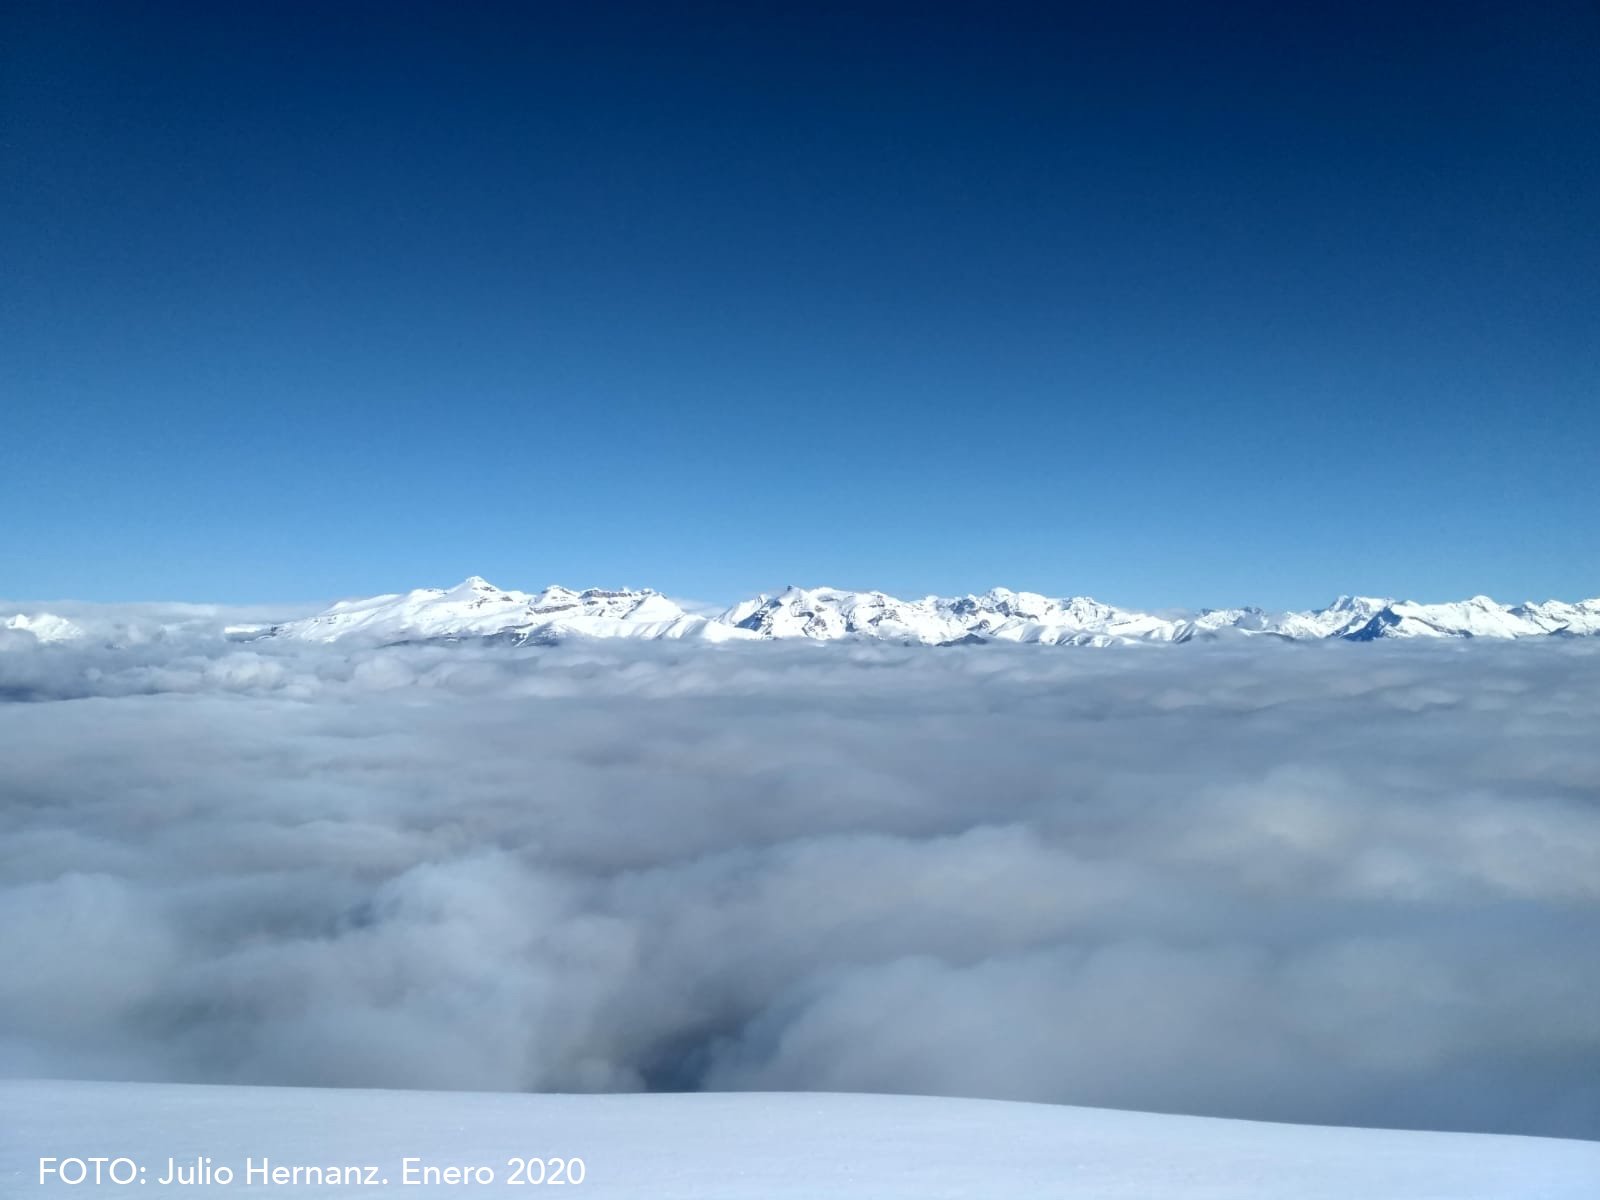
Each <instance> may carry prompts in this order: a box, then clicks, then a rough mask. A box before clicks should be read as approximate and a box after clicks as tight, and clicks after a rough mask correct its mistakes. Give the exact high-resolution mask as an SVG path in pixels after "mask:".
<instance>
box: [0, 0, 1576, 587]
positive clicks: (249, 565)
mask: <svg viewBox="0 0 1600 1200" xmlns="http://www.w3.org/2000/svg"><path fill="white" fill-rule="evenodd" d="M1200 10H1206V11H1200ZM1213 10H1214V11H1213ZM0 11H3V14H4V15H3V21H4V29H3V32H0V56H3V57H0V89H3V90H0V155H3V160H0V239H3V241H0V255H3V258H0V410H3V412H0V504H3V511H4V518H3V520H0V595H9V596H14V597H17V596H30V597H62V596H68V597H75V598H81V599H101V600H110V599H136V598H152V599H154V598H161V599H194V600H212V601H245V600H276V599H314V598H320V597H330V596H335V595H348V594H357V593H370V592H377V591H388V590H393V589H397V588H403V587H409V586H424V585H431V584H447V583H450V582H453V581H455V580H457V579H459V578H461V577H462V576H465V575H467V574H471V573H476V574H482V575H485V576H488V577H489V578H491V579H493V580H495V581H496V582H498V583H501V584H503V585H505V586H523V587H531V586H539V585H542V584H544V583H547V582H563V583H566V584H568V585H570V586H592V585H619V584H631V585H635V586H641V585H649V586H654V587H657V588H660V589H662V590H665V591H668V592H670V593H674V594H678V595H683V596H689V597H696V598H708V599H718V600H720V599H733V598H737V597H738V596H741V595H744V594H748V593H751V592H753V591H756V590H761V589H771V588H773V587H781V586H782V585H783V584H785V583H789V582H795V583H804V584H821V583H829V584H834V585H838V586H853V587H872V586H877V587H882V588H885V589H886V590H889V591H895V592H900V593H922V592H928V591H937V592H957V591H967V590H975V589H982V588H986V587H989V586H992V585H995V584H1004V585H1008V586H1011V587H1018V588H1031V589H1035V590H1041V591H1046V592H1052V593H1080V592H1087V593H1090V594H1094V595H1097V596H1100V597H1102V598H1104V599H1107V600H1111V601H1115V602H1120V603H1125V604H1136V605H1146V606H1156V605H1163V604H1186V605H1202V604H1211V605H1222V604H1231V603H1238V602H1258V603H1264V604H1267V605H1270V606H1297V607H1298V606H1310V605H1315V604H1319V603H1321V602H1324V601H1326V600H1328V599H1330V598H1332V596H1333V595H1334V594H1335V593H1337V592H1339V591H1362V592H1369V593H1385V594H1398V595H1402V596H1410V597H1413V598H1417V599H1424V600H1429V599H1446V598H1455V597H1459V596H1462V595H1466V594H1470V593H1472V592H1476V591H1487V592H1489V593H1491V594H1493V595H1496V596H1497V597H1499V598H1501V599H1504V600H1520V599H1524V598H1535V599H1543V598H1546V597H1548V596H1552V595H1555V596H1561V597H1563V598H1567V599H1572V598H1576V597H1578V596H1580V595H1581V596H1591V595H1595V594H1597V593H1600V534H1597V529H1600V482H1597V480H1600V15H1597V10H1596V8H1595V7H1594V5H1592V4H1589V3H1583V2H1581V0H1574V2H1572V3H1562V2H1560V0H1557V2H1554V3H1540V4H1535V5H1527V6H1522V5H1508V4H1503V3H1488V4H1480V3H1464V4H1448V5H1445V4H1420V3H1419V4H1415V5H1407V4H1403V3H1382V4H1371V5H1366V4H1359V3H1357V4H1332V3H1329V4H1311V5H1300V4H1281V3H1273V4H1263V5H1259V6H1257V5H1248V4H1246V5H1234V4H1230V5H1222V6H1206V5H1195V4H1192V3H1186V4H1182V5H1170V6H1168V5H1154V4H1150V5H1140V4H1131V5H1098V4H1097V5H1092V6H1091V5H1083V6H1075V5H1071V4H1042V5H1016V6H1013V5H1003V4H1002V5H951V6H948V7H944V6H939V5H930V4H927V3H919V4H908V5H890V4H878V3H865V4H860V3H850V4H838V5H834V4H826V3H824V4H801V5H777V4H756V5H750V4H729V5H727V6H700V5H673V4H641V5H636V6H635V5H617V4H606V3H595V4H587V3H583V4H555V3H548V4H545V3H530V4H518V5H507V6H504V7H497V6H494V5H490V4H478V3H474V4H470V5H468V4H444V3H438V4H433V5H416V4H406V3H395V2H385V3H382V4H377V3H374V4H348V3H341V4H338V5H328V6H321V5H310V4H267V3H262V4H215V5H202V4H193V3H184V4H179V5H171V6H164V5H159V4H148V3H136V2H130V3H110V2H106V3H98V4H90V3H82V4H59V3H40V4H21V5H18V4H15V3H11V2H10V0H6V2H5V3H4V5H3V8H0Z"/></svg>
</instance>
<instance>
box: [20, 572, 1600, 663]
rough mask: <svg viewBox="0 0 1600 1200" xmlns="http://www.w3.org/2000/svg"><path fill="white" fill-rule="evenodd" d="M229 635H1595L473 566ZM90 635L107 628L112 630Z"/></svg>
mask: <svg viewBox="0 0 1600 1200" xmlns="http://www.w3.org/2000/svg"><path fill="white" fill-rule="evenodd" d="M5 631H10V632H14V633H21V634H29V635H31V640H36V641H40V642H71V641H76V640H81V639H83V638H93V637H97V636H99V635H97V633H96V631H95V629H94V626H93V625H92V624H88V625H87V626H86V625H85V624H83V623H79V622H74V621H72V620H67V619H65V618H63V617H60V616H57V615H55V614H52V613H49V612H31V613H29V612H25V613H18V614H16V615H14V616H12V617H10V618H9V619H4V620H0V632H5ZM226 634H227V636H228V637H230V638H232V639H234V640H237V641H253V640H258V639H283V640H291V641H303V642H348V643H354V644H364V645H392V644H395V643H400V642H441V641H467V640H473V641H493V642H505V643H508V644H512V645H526V644H544V643H550V642H556V641H561V640H564V639H566V638H570V637H573V636H579V637H605V638H613V637H620V638H643V639H649V640H660V639H691V640H701V641H713V642H723V641H738V640H743V641H756V640H806V641H837V640H841V639H879V640H885V641H894V642H904V643H913V644H919V643H920V644H922V645H931V646H942V645H953V644H960V643H974V642H1019V643H1030V644H1038V645H1071V646H1111V645H1123V644H1130V643H1144V642H1187V641H1192V640H1196V639H1208V640H1209V639H1217V638H1225V637H1226V638H1247V637H1270V638H1278V639H1284V640H1289V641H1315V640H1325V639H1332V638H1339V639H1344V640H1347V641H1358V642H1361V641H1375V640H1380V639H1390V638H1467V637H1476V638H1501V639H1505V638H1529V637H1548V636H1552V635H1559V636H1568V637H1586V636H1592V635H1594V634H1600V599H1594V600H1583V601H1579V602H1578V603H1575V604H1569V603H1565V602H1562V601H1559V600H1551V601H1547V602H1545V603H1543V604H1534V603H1524V604H1518V605H1505V604H1498V603H1496V602H1495V601H1493V600H1491V599H1490V598H1489V597H1487V596H1474V597H1473V598H1472V599H1470V600H1460V601H1456V602H1453V603H1446V604H1417V603H1413V602H1411V601H1402V600H1393V599H1380V598H1374V597H1367V596H1340V597H1339V598H1338V599H1337V600H1335V601H1334V602H1333V603H1332V604H1329V605H1328V606H1327V607H1326V608H1319V609H1315V610H1313V611H1309V612H1269V611H1266V610H1264V609H1260V608H1227V609H1205V610H1202V611H1200V612H1198V613H1178V614H1173V613H1148V612H1139V611H1137V610H1134V609H1126V608H1118V607H1116V606H1114V605H1110V604H1103V603H1101V602H1100V601H1098V600H1093V599H1091V598H1089V597H1087V596H1069V597H1064V598H1056V597H1050V596H1042V595H1039V594H1038V593H1035V592H1013V591H1010V590H1008V589H1006V588H994V589H993V590H991V591H988V592H985V593H983V594H982V595H980V596H971V595H969V596H956V597H943V596H925V597H923V598H922V599H919V600H902V599H899V598H897V597H894V596H890V595H887V594H886V593H884V592H853V591H843V590H840V589H837V588H800V587H791V588H789V589H787V590H786V591H784V592H782V593H780V594H778V595H776V596H766V595H761V596H756V597H754V598H752V599H750V600H745V601H743V602H741V603H739V604H735V605H734V606H733V607H732V608H729V609H727V610H726V611H724V612H722V613H719V614H717V615H714V616H708V615H705V614H703V613H695V612H689V611H687V610H686V609H684V608H683V607H682V606H681V605H679V604H677V603H676V602H674V601H673V600H671V599H669V598H668V597H666V596H663V595H662V594H661V593H659V592H655V591H651V590H650V589H648V588H646V589H642V590H637V591H635V590H631V589H626V588H624V589H616V590H607V589H602V588H590V589H588V590H586V591H582V592H575V591H571V590H569V589H567V588H564V587H557V586H551V587H547V588H545V589H544V590H543V591H540V592H519V591H508V590H506V589H503V588H499V587H496V586H495V585H494V584H492V583H490V582H488V581H487V580H485V579H481V578H479V577H477V576H473V577H471V578H469V579H466V580H464V581H462V582H461V583H459V584H457V585H456V586H455V587H452V588H419V589H417V590H415V591H410V592H404V593H396V594H392V595H384V596H372V597H369V598H367V599H363V600H342V601H340V602H339V603H337V604H335V605H333V606H332V607H330V608H327V609H325V610H323V611H322V612H319V613H316V614H314V615H312V616H308V617H304V618H301V619H298V620H293V621H287V622H284V623H281V624H275V625H232V626H228V627H227V629H226ZM102 640H116V639H115V638H110V639H102Z"/></svg>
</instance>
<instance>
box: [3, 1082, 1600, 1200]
mask: <svg viewBox="0 0 1600 1200" xmlns="http://www.w3.org/2000/svg"><path fill="white" fill-rule="evenodd" d="M91 1155H92V1156H105V1157H126V1158H129V1159H132V1160H133V1161H134V1163H136V1164H138V1165H139V1166H140V1167H142V1168H143V1169H144V1175H143V1176H142V1180H143V1182H142V1183H140V1184H138V1185H132V1186H134V1187H135V1188H136V1189H137V1190H136V1192H135V1193H134V1194H136V1195H137V1196H138V1197H139V1200H155V1198H156V1197H161V1196H168V1195H172V1196H180V1195H183V1196H209V1195H219V1196H225V1195H229V1194H232V1193H234V1192H241V1191H243V1192H259V1191H261V1190H270V1191H271V1192H277V1193H280V1194H287V1195H294V1196H297V1197H326V1196H339V1195H350V1194H351V1193H350V1192H349V1191H348V1190H347V1188H346V1187H343V1186H334V1185H330V1184H327V1183H324V1184H322V1185H320V1186H319V1185H317V1184H315V1183H307V1182H305V1180H306V1179H308V1178H309V1176H307V1175H305V1174H304V1173H302V1174H301V1176H300V1179H301V1182H300V1183H299V1184H298V1185H295V1184H293V1183H285V1184H283V1185H279V1186H276V1187H270V1188H269V1189H263V1187H262V1185H261V1184H260V1182H259V1179H260V1176H259V1175H258V1176H257V1177H256V1183H255V1186H254V1187H247V1186H246V1181H245V1170H246V1167H247V1163H246V1160H247V1159H249V1160H251V1165H254V1166H257V1167H259V1166H260V1165H261V1163H262V1160H264V1159H265V1160H267V1161H268V1162H269V1163H270V1165H271V1166H273V1167H278V1166H284V1167H290V1168H293V1167H295V1166H301V1167H306V1166H317V1167H323V1168H326V1167H330V1166H339V1167H348V1166H357V1167H362V1168H365V1167H372V1168H375V1171H374V1178H375V1179H376V1180H387V1186H382V1185H380V1186H376V1187H372V1188H369V1189H367V1190H365V1191H363V1192H360V1193H355V1194H358V1195H365V1196H373V1197H380V1196H386V1195H395V1194H403V1195H411V1194H413V1193H411V1192H410V1191H409V1188H408V1187H406V1186H405V1185H404V1184H403V1183H402V1179H403V1175H402V1171H403V1170H404V1163H403V1160H404V1159H406V1158H416V1159H418V1160H420V1161H419V1162H418V1163H416V1164H414V1167H415V1169H417V1170H418V1171H420V1170H421V1169H422V1168H424V1167H429V1166H432V1167H438V1168H446V1167H451V1166H455V1167H480V1166H481V1167H487V1168H489V1169H490V1170H492V1171H493V1172H494V1179H493V1182H492V1183H487V1184H485V1183H481V1182H479V1183H473V1184H471V1185H457V1186H454V1187H452V1186H450V1185H448V1184H439V1185H433V1186H432V1190H431V1191H429V1192H426V1193H423V1194H425V1195H435V1194H440V1193H441V1192H449V1193H452V1194H453V1193H456V1192H472V1193H481V1192H484V1191H488V1192H491V1193H493V1192H501V1193H502V1194H504V1189H506V1188H508V1187H516V1186H519V1185H514V1184H509V1183H508V1182H507V1180H508V1179H509V1178H510V1176H511V1175H512V1173H513V1172H514V1171H516V1170H517V1169H518V1168H517V1167H516V1166H515V1164H512V1163H511V1162H510V1160H511V1159H513V1158H516V1159H527V1158H529V1157H530V1156H531V1157H536V1158H539V1159H542V1160H545V1161H546V1162H548V1160H549V1159H551V1158H561V1159H563V1160H565V1159H571V1158H578V1159H581V1160H582V1162H583V1175H584V1180H583V1182H582V1184H581V1185H579V1188H578V1190H577V1192H576V1194H577V1195H579V1196H582V1195H594V1196H606V1197H659V1198H662V1200H670V1198H673V1197H696V1198H698V1200H721V1198H732V1197H739V1198H742V1200H754V1198H758V1197H759V1198H763V1200H782V1198H785V1197H796V1198H799V1197H804V1198H807V1200H811V1198H814V1197H819V1196H837V1197H872V1198H874V1200H897V1198H901V1197H903V1198H905V1200H933V1198H935V1197H1006V1198H1009V1197H1031V1196H1039V1197H1085V1198H1091V1197H1092V1198H1094V1200H1199V1198H1202V1197H1204V1198H1208V1200H1215V1198H1221V1197H1228V1198H1230V1200H1250V1198H1259V1200H1384V1198H1386V1197H1393V1198H1395V1200H1400V1198H1402V1197H1404V1198H1405V1200H1489V1198H1491V1197H1492V1198H1495V1200H1504V1198H1510V1197H1529V1198H1534V1197H1537V1198H1539V1200H1568V1198H1570V1200H1593V1197H1595V1196H1596V1195H1600V1143H1593V1142H1579V1141H1563V1140H1558V1139H1550V1138H1526V1137H1501V1136H1493V1135H1487V1134H1456V1133H1413V1132H1402V1131H1396V1130H1378V1129H1344V1128H1327V1127H1319V1126H1309V1125H1275V1124H1265V1123H1261V1122H1251V1121H1226V1120H1216V1119H1211V1118H1204V1117H1180V1116H1161V1115H1154V1114H1147V1113H1132V1112H1117V1111H1112V1110H1109V1109H1092V1108H1067V1107H1057V1106H1053V1105H1042V1104H1017V1103H1009V1102H1002V1101H989V1100H949V1099H934V1098H928V1097H913V1096H870V1095H827V1094H801V1093H782V1094H773V1093H748V1092H747V1093H720V1094H703V1093H701V1094H680V1095H660V1094H658V1095H638V1094H633V1095H602V1096H558V1095H529V1094H519V1093H498V1094H490V1093H467V1092H399V1091H354V1090H334V1089H324V1090H310V1089H301V1088H256V1087H201V1086H185V1085H169V1084H102V1083H64V1082H34V1081H13V1082H0V1193H3V1194H5V1195H8V1196H24V1195H28V1196H31V1195H79V1196H104V1195H118V1194H126V1190H125V1189H124V1188H121V1187H116V1186H112V1185H110V1184H105V1185H102V1186H101V1187H98V1188H97V1187H95V1186H93V1184H92V1183H91V1184H88V1185H79V1186H77V1187H73V1186H69V1185H66V1184H63V1183H60V1182H59V1181H57V1179H55V1178H54V1177H51V1178H50V1180H49V1182H47V1183H45V1184H44V1185H42V1186H41V1184H40V1182H39V1159H40V1158H41V1157H53V1158H66V1157H78V1158H85V1157H88V1156H91ZM169 1157H170V1158H174V1159H176V1160H177V1162H178V1166H179V1168H180V1170H183V1169H188V1168H190V1167H192V1165H193V1164H194V1162H195V1160H196V1158H202V1157H203V1158H209V1159H210V1160H211V1161H210V1164H209V1165H210V1169H211V1170H212V1171H213V1172H215V1171H216V1169H217V1168H219V1167H227V1168H228V1169H229V1170H231V1171H233V1172H234V1178H233V1182H232V1184H231V1185H229V1186H226V1187H224V1186H220V1185H217V1184H215V1183H213V1184H212V1185H211V1186H199V1185H196V1186H179V1185H177V1184H172V1185H170V1186H167V1187H163V1186H161V1185H160V1183H159V1180H160V1179H162V1178H164V1177H166V1176H167V1175H168V1173H169V1168H168V1159H169ZM69 1169H71V1170H73V1171H74V1172H75V1171H76V1167H72V1168H69ZM548 1169H549V1168H547V1170H548ZM118 1171H119V1173H120V1174H121V1176H122V1177H123V1178H126V1177H127V1175H128V1172H129V1168H128V1167H126V1166H119V1168H118ZM362 1177H363V1178H364V1177H365V1175H364V1172H363V1175H362ZM415 1178H421V1176H420V1175H418V1176H416V1177H415ZM352 1186H353V1185H352ZM511 1194H512V1195H518V1194H526V1193H525V1192H521V1193H519V1192H512V1193H511ZM558 1194H559V1193H558Z"/></svg>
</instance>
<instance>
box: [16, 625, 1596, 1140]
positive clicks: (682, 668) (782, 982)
mask: <svg viewBox="0 0 1600 1200" xmlns="http://www.w3.org/2000/svg"><path fill="white" fill-rule="evenodd" d="M6 637H7V635H6V632H5V631H3V630H0V638H6ZM23 639H26V641H24V640H23ZM1597 669H1600V646H1596V645H1592V644H1590V643H1587V642H1565V641H1560V640H1551V641H1549V642H1540V643H1535V644H1527V643H1512V644H1492V645H1491V644H1474V643H1465V644H1439V643H1432V644H1429V645H1425V646H1405V645H1395V646H1377V645H1367V646H1351V645H1342V644H1340V645H1312V646H1285V645H1280V644H1271V645H1259V644H1250V645H1244V646H1212V647H1205V646H1184V647H1162V648H1148V647H1139V648H1128V649H1122V650H1101V651H1091V650H1063V649H1048V648H1038V647H1020V648H1019V647H1002V646H979V647H958V648H946V649H924V648H901V647H893V646H883V645H868V646H843V645H832V646H787V645H772V644H761V645H753V646H723V647H712V646H703V645H696V646H675V645H671V644H661V643H652V644H645V645H638V644H634V645H609V644H594V643H588V644H575V645H567V646H562V647H554V648H546V649H528V650H512V649H510V648H507V647H470V646H457V647H424V646H417V647H396V648H391V649H386V650H377V651H359V652H349V651H345V650H340V649H337V648H322V647H312V646H304V645H299V646H278V645H274V644H272V643H251V644H247V645H238V644H229V643H227V642H224V641H222V640H220V639H218V638H215V637H214V636H213V637H209V638H204V637H199V636H196V637H192V638H188V637H183V636H172V637H166V638H163V639H158V640H155V641H151V642H148V643H145V644H142V645H137V646H134V647H131V648H122V649H115V650H113V649H106V648H102V647H96V646H94V645H85V644H82V643H71V644H57V645H40V644H38V643H37V642H36V641H35V640H34V639H33V638H32V637H31V636H29V635H26V634H14V635H11V636H10V638H9V640H7V641H6V642H5V643H4V644H3V645H0V697H3V698H6V699H7V700H8V701H9V702H7V703H0V1073H4V1074H11V1075H27V1074H33V1075H66V1076H73V1075H77V1076H85V1077H100V1078H129V1079H151V1080H174V1081H179V1080H181V1081H215V1082H249V1083H293V1084H328V1085H361V1086H386V1087H433V1088H478V1089H530V1090H552V1091H555V1090H564V1091H584V1090H597V1089H829V1090H853V1089H861V1090H874V1091H912V1092H930V1093H941V1094H949V1095H966V1096H988V1097H999V1098H1011V1099H1028V1100H1046V1101H1061V1102H1070V1103H1077V1104H1089V1105H1111V1106H1121V1107H1130V1108H1143V1109H1153V1110H1167V1111H1183V1112H1193V1113H1205V1114H1212V1115H1224V1116H1243V1117H1259V1118H1268V1119H1278V1120H1294V1121H1309V1122H1332V1123H1355V1124H1368V1125H1398V1126H1411V1127H1424V1128H1456V1129H1470V1130H1492V1131H1503V1132H1521V1133H1545V1134H1558V1135H1567V1136H1585V1137H1600V738H1596V737H1595V736H1594V733H1595V730H1596V728H1600V719H1597V718H1600V688H1597V686H1596V679H1597Z"/></svg>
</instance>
